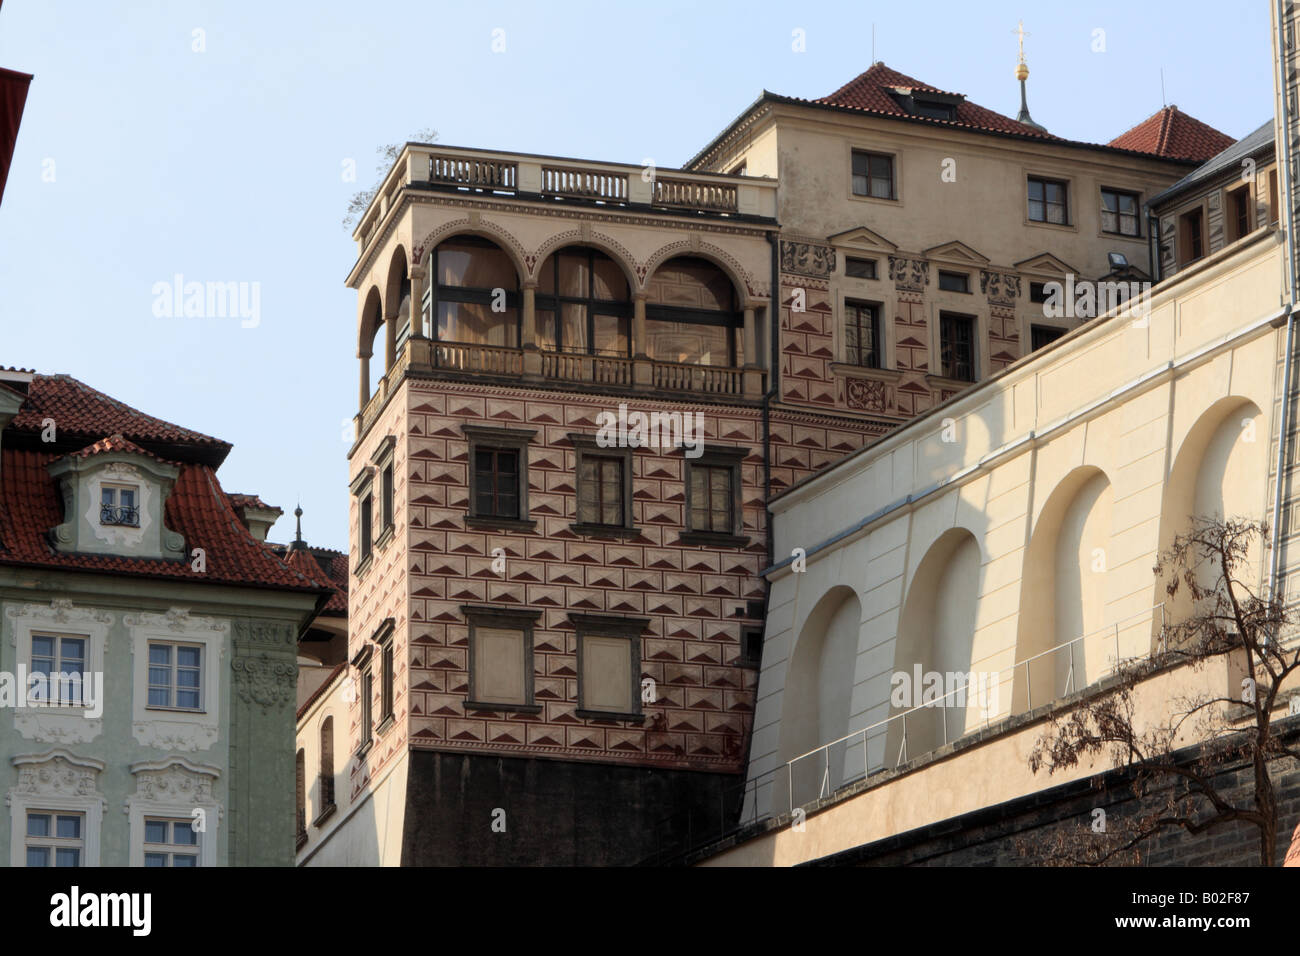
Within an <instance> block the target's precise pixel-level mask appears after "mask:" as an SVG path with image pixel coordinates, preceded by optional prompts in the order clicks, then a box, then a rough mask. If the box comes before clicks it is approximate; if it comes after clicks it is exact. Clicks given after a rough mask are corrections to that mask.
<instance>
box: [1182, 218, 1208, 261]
mask: <svg viewBox="0 0 1300 956" xmlns="http://www.w3.org/2000/svg"><path fill="white" fill-rule="evenodd" d="M1178 226H1179V230H1178V231H1179V240H1180V243H1181V246H1182V255H1181V256H1180V257H1179V258H1180V260H1181V261H1182V262H1194V261H1195V260H1197V259H1199V258H1201V256H1203V255H1205V240H1204V233H1205V218H1204V213H1203V212H1202V211H1201V210H1200V209H1193V210H1192V211H1191V212H1188V213H1184V214H1183V215H1182V216H1181V217H1180V218H1179V220H1178Z"/></svg>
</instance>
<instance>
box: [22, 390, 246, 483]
mask: <svg viewBox="0 0 1300 956" xmlns="http://www.w3.org/2000/svg"><path fill="white" fill-rule="evenodd" d="M47 418H51V419H53V420H54V423H55V427H56V428H57V430H58V436H59V438H60V439H61V440H62V439H65V438H66V437H69V436H81V437H84V438H87V439H90V440H96V439H99V438H101V437H103V436H104V435H113V434H120V435H122V436H124V437H125V438H127V439H129V440H131V441H133V442H136V443H137V444H141V445H168V446H170V445H187V446H196V447H197V448H201V449H203V450H204V451H205V452H206V454H205V455H204V456H203V457H204V460H206V461H207V463H208V464H211V465H213V466H214V467H215V466H216V465H217V464H220V462H221V460H222V459H224V458H225V456H226V454H227V453H228V452H229V451H230V444H229V443H228V442H224V441H222V440H221V439H219V438H213V437H212V436H211V435H204V434H202V433H201V432H196V431H192V430H191V429H188V428H182V427H180V426H179V425H173V424H172V423H171V422H167V421H163V420H162V419H161V418H154V417H153V416H152V415H146V414H144V413H143V412H140V411H137V410H136V409H134V408H132V407H131V406H129V405H126V404H124V403H123V402H119V401H118V400H117V399H115V398H110V397H109V396H108V395H105V394H104V393H103V392H100V391H97V390H95V389H93V388H91V387H90V386H89V385H86V384H85V383H83V382H79V381H78V380H77V379H75V378H73V377H72V376H70V375H37V376H35V377H33V378H32V381H31V384H30V385H29V386H28V389H27V399H26V401H24V402H23V405H22V408H20V409H19V410H18V414H17V415H16V416H15V417H14V420H13V421H12V422H11V423H10V424H9V428H8V429H7V430H8V431H12V432H15V433H19V434H24V433H25V434H29V435H39V434H40V433H41V432H42V431H43V430H44V428H45V425H44V422H45V419H47ZM214 455H215V460H213V458H214Z"/></svg>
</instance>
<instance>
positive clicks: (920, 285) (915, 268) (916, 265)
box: [889, 256, 930, 292]
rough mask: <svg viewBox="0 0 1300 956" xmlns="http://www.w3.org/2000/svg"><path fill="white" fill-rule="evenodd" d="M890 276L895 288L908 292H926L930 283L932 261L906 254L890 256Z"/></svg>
mask: <svg viewBox="0 0 1300 956" xmlns="http://www.w3.org/2000/svg"><path fill="white" fill-rule="evenodd" d="M889 278H890V279H891V280H892V281H893V283H894V288H896V289H902V290H905V291H907V292H924V291H925V287H926V286H928V285H929V284H930V263H929V262H927V261H926V260H924V259H908V258H906V257H904V256H890V257H889Z"/></svg>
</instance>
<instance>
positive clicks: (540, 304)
mask: <svg viewBox="0 0 1300 956" xmlns="http://www.w3.org/2000/svg"><path fill="white" fill-rule="evenodd" d="M578 254H585V255H586V257H587V294H586V295H585V296H569V295H561V294H560V257H561V256H562V255H564V256H572V255H578ZM597 257H600V258H602V259H607V260H609V261H610V262H612V263H613V264H614V266H615V267H616V268H617V269H618V274H619V275H620V276H621V277H622V278H623V281H624V282H625V283H627V298H626V299H598V298H596V262H595V260H596V258H597ZM548 266H550V267H551V269H552V270H553V272H552V274H551V281H552V288H554V289H555V292H554V293H551V292H542V290H541V283H540V282H539V283H538V289H537V291H536V292H535V293H534V294H533V303H534V305H533V309H534V314H537V313H541V312H550V313H551V314H552V315H554V316H555V351H556V352H564V353H567V354H569V355H601V356H607V357H612V358H631V357H632V354H633V351H634V349H635V345H634V343H633V342H632V334H633V328H632V325H633V322H632V319H633V314H634V312H635V306H634V305H633V302H632V283H631V281H629V280H628V277H627V275H626V273H624V271H623V266H622V265H621V264H620V263H619V262H618V261H617V260H616V259H614V257H613V256H610V255H607V254H606V253H604V252H601V251H600V250H599V249H592V248H590V247H588V246H565V247H564V248H563V249H556V250H555V251H554V252H552V253H551V254H550V256H549V257H548V258H547V260H546V262H544V263H542V266H541V269H545V268H547V267H548ZM541 269H539V270H538V272H539V274H540V272H541ZM565 305H581V306H584V307H585V308H586V310H587V347H586V348H585V349H574V348H566V347H565V344H564V321H563V316H562V312H563V308H562V307H563V306H565ZM598 315H605V316H612V317H614V318H618V319H624V320H626V328H627V351H626V352H625V353H619V352H611V351H605V350H599V349H597V348H596V316H598Z"/></svg>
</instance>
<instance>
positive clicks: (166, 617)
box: [123, 608, 230, 814]
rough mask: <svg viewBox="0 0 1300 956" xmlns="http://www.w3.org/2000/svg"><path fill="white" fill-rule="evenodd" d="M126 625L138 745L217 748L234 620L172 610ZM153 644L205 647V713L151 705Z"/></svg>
mask: <svg viewBox="0 0 1300 956" xmlns="http://www.w3.org/2000/svg"><path fill="white" fill-rule="evenodd" d="M123 620H124V621H125V623H126V625H127V627H128V629H129V631H130V634H131V654H132V657H133V662H132V666H131V672H132V675H131V732H132V735H133V736H134V737H135V739H136V741H137V742H138V743H140V744H142V745H143V746H146V747H157V748H159V749H161V750H170V751H173V752H176V751H180V752H193V751H199V750H207V749H208V748H210V747H212V746H214V745H215V744H216V743H217V741H218V739H219V738H220V736H221V683H220V681H221V668H222V664H221V662H222V661H223V660H225V657H226V648H227V647H229V646H230V621H229V620H228V619H225V618H211V617H199V616H197V615H195V616H192V615H190V613H189V611H188V610H185V609H183V608H172V609H171V610H170V611H168V612H167V613H166V614H151V613H139V614H128V615H126V617H125V618H124V619H123ZM151 643H159V644H198V645H200V646H201V647H202V650H201V651H200V652H199V653H200V656H201V661H202V667H203V673H202V676H201V680H200V684H201V685H202V686H201V691H200V695H199V697H200V701H201V702H202V704H203V706H204V708H205V709H204V710H176V709H173V708H162V707H150V706H149V645H150V644H151ZM188 812H189V811H188V810H187V811H186V813H187V814H188Z"/></svg>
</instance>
